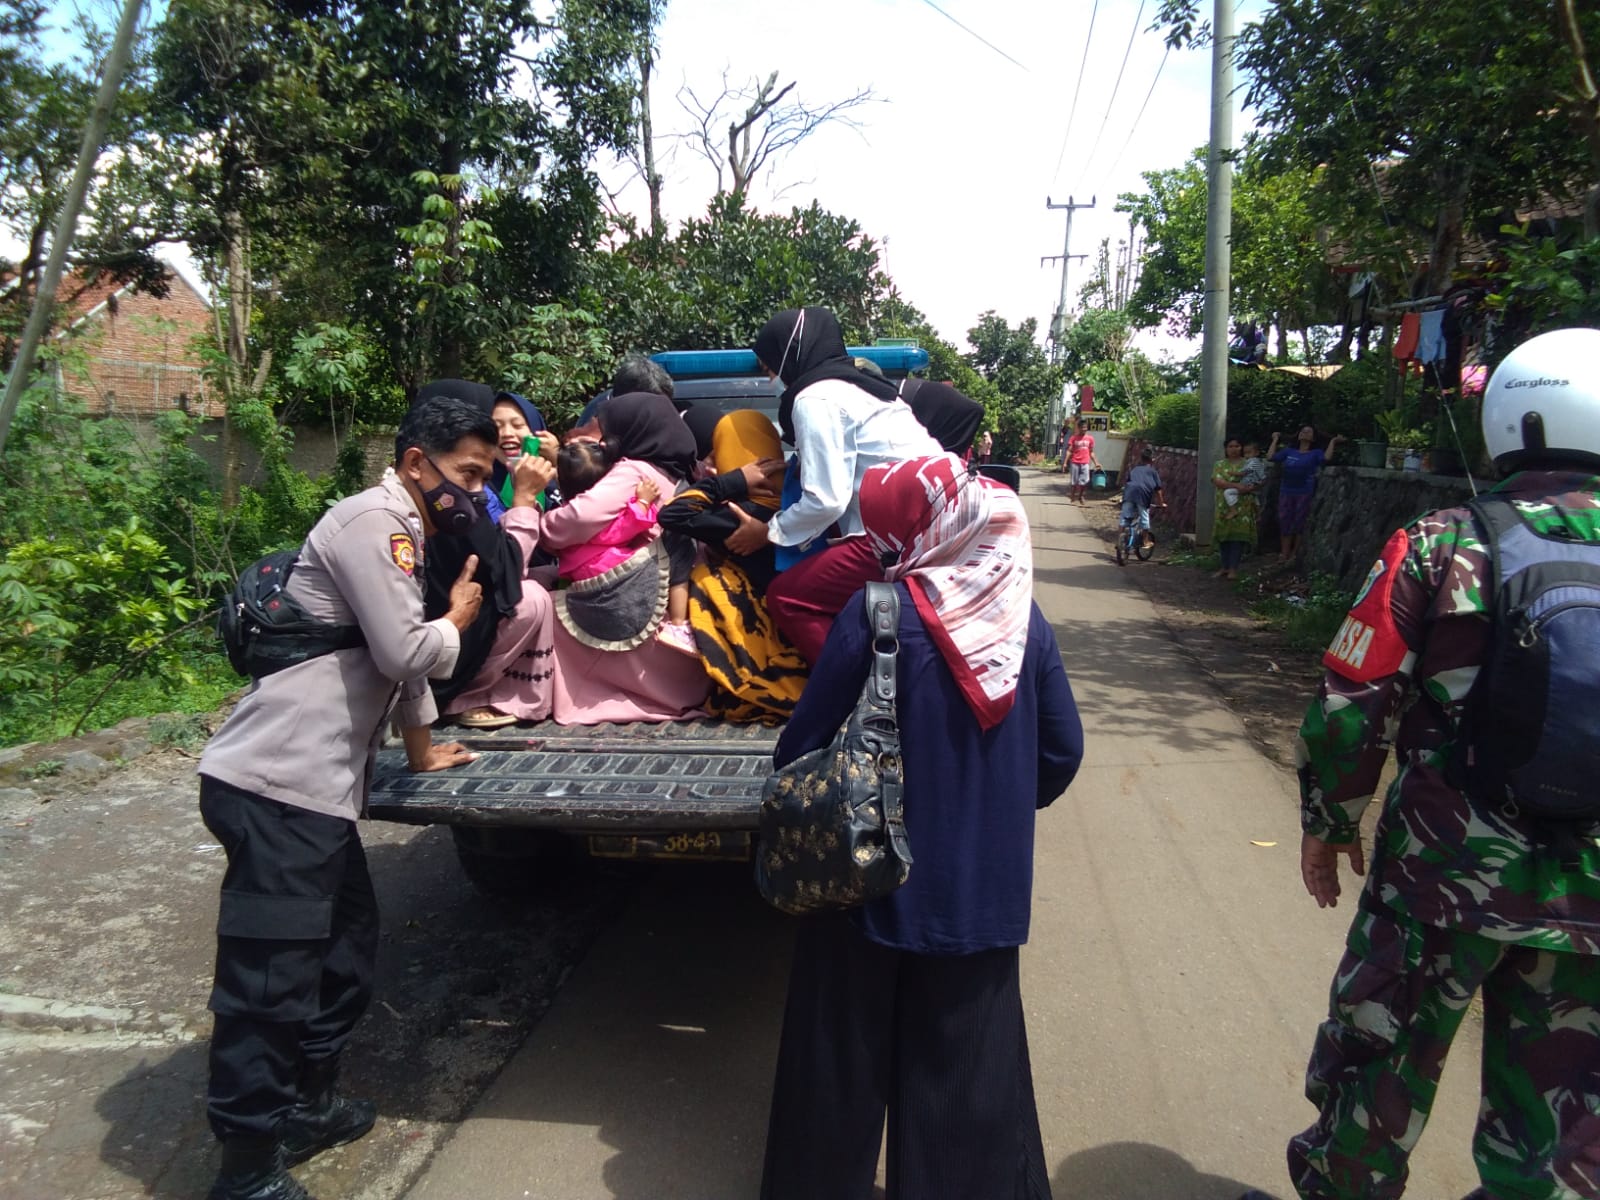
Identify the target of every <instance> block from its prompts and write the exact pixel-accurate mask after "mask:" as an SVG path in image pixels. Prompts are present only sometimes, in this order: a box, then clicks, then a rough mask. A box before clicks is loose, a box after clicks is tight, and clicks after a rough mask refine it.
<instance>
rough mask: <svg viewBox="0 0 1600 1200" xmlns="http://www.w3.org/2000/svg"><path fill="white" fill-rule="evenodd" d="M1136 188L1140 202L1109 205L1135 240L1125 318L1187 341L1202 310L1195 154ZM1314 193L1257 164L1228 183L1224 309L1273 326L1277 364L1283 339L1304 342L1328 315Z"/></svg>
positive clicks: (1299, 178)
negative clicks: (1139, 238)
mask: <svg viewBox="0 0 1600 1200" xmlns="http://www.w3.org/2000/svg"><path fill="white" fill-rule="evenodd" d="M1144 180H1145V186H1146V189H1147V190H1146V191H1145V192H1144V193H1133V192H1126V193H1124V194H1123V195H1122V196H1121V197H1120V198H1119V199H1118V202H1117V210H1118V211H1119V212H1126V213H1129V214H1130V215H1131V216H1132V218H1133V220H1134V221H1135V222H1137V224H1138V225H1139V226H1140V228H1142V229H1143V231H1144V235H1145V242H1144V258H1143V263H1142V268H1141V271H1140V274H1139V278H1138V283H1137V285H1136V286H1135V287H1134V289H1133V291H1132V294H1131V296H1130V299H1129V304H1128V309H1129V312H1130V314H1131V316H1132V318H1133V320H1134V323H1135V324H1136V325H1138V326H1139V327H1141V328H1142V327H1148V326H1151V325H1155V324H1158V323H1161V322H1165V323H1166V325H1167V328H1168V329H1169V330H1170V331H1171V332H1172V333H1174V334H1176V335H1178V336H1180V337H1194V336H1195V335H1197V334H1198V333H1199V332H1200V325H1201V316H1202V308H1203V305H1204V301H1205V290H1204V289H1205V230H1206V156H1205V151H1204V150H1196V151H1195V152H1194V154H1192V155H1191V156H1190V158H1189V161H1188V162H1186V163H1184V165H1183V166H1181V167H1178V168H1175V169H1172V170H1166V171H1147V172H1145V175H1144ZM1314 187H1315V176H1314V175H1313V173H1312V172H1310V171H1307V170H1304V169H1301V168H1294V167H1290V168H1285V169H1280V170H1273V169H1271V168H1269V167H1268V166H1267V165H1266V163H1265V162H1264V161H1262V160H1261V159H1260V158H1252V159H1249V160H1247V161H1246V162H1245V164H1244V166H1243V169H1241V170H1240V172H1239V174H1238V176H1237V177H1236V180H1235V185H1234V193H1233V198H1234V206H1233V234H1232V255H1233V269H1232V273H1231V281H1232V285H1233V286H1232V291H1233V296H1232V300H1231V301H1230V308H1231V309H1232V310H1233V311H1234V312H1238V313H1243V314H1248V315H1252V316H1255V317H1257V318H1259V319H1261V320H1263V321H1265V322H1266V323H1267V324H1268V325H1269V326H1270V325H1276V326H1278V329H1279V332H1280V337H1279V347H1280V356H1281V351H1282V346H1283V335H1284V334H1285V333H1286V332H1287V331H1288V330H1295V331H1298V332H1299V333H1300V334H1301V337H1302V342H1305V341H1307V340H1308V339H1307V334H1306V330H1307V328H1308V327H1309V326H1310V325H1312V324H1318V323H1321V322H1320V321H1319V320H1318V318H1319V317H1322V315H1323V314H1324V313H1327V312H1329V311H1337V310H1338V304H1339V301H1338V299H1337V298H1336V295H1335V293H1336V290H1337V289H1336V287H1335V283H1334V277H1333V272H1332V270H1331V268H1330V267H1329V265H1328V262H1327V251H1326V248H1325V244H1326V239H1325V237H1323V236H1322V229H1321V226H1320V224H1319V221H1318V219H1317V216H1316V214H1315V213H1314V212H1313V210H1312V208H1311V203H1310V199H1309V198H1310V196H1311V195H1312V193H1313V189H1314Z"/></svg>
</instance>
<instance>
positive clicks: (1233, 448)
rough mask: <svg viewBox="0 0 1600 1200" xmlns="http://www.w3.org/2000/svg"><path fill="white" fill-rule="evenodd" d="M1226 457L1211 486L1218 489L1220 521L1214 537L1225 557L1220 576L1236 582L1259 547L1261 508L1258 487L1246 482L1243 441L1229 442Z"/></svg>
mask: <svg viewBox="0 0 1600 1200" xmlns="http://www.w3.org/2000/svg"><path fill="white" fill-rule="evenodd" d="M1223 453H1224V454H1225V455H1226V457H1225V458H1221V459H1218V460H1217V465H1216V466H1214V467H1212V468H1211V482H1212V484H1213V485H1214V486H1215V487H1216V489H1217V519H1216V524H1215V526H1214V529H1213V534H1212V536H1213V537H1215V538H1216V540H1217V548H1218V549H1219V550H1220V551H1221V553H1222V569H1221V570H1220V571H1218V572H1217V574H1218V575H1220V576H1222V578H1224V579H1235V578H1237V577H1238V575H1239V563H1240V561H1241V560H1242V559H1243V558H1244V554H1245V551H1246V550H1249V549H1251V548H1252V547H1254V546H1255V544H1256V519H1257V517H1258V516H1259V515H1260V506H1259V504H1258V502H1257V500H1256V495H1255V492H1256V485H1254V484H1252V483H1248V482H1246V481H1245V479H1244V473H1245V471H1244V469H1245V462H1246V459H1245V457H1244V447H1243V445H1241V443H1240V441H1239V439H1238V438H1229V439H1228V442H1227V445H1226V446H1225V447H1224V448H1223Z"/></svg>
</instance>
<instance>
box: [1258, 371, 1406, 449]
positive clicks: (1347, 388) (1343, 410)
mask: <svg viewBox="0 0 1600 1200" xmlns="http://www.w3.org/2000/svg"><path fill="white" fill-rule="evenodd" d="M1391 369H1392V368H1391V367H1390V366H1389V364H1388V363H1387V362H1386V361H1385V359H1384V357H1383V356H1382V355H1378V354H1372V355H1369V356H1368V357H1366V358H1364V359H1362V360H1361V361H1360V362H1353V363H1349V364H1347V365H1346V366H1344V367H1341V368H1340V369H1339V371H1338V372H1337V373H1336V374H1334V375H1333V376H1331V377H1330V378H1328V379H1325V380H1320V381H1318V382H1317V385H1316V387H1315V388H1314V389H1312V400H1311V408H1310V410H1309V412H1308V413H1307V417H1308V418H1309V419H1310V421H1311V423H1312V424H1313V425H1315V426H1316V427H1317V430H1318V432H1320V433H1325V434H1333V433H1342V434H1344V436H1345V437H1347V438H1352V439H1355V440H1358V441H1359V440H1371V439H1373V438H1376V437H1377V432H1378V431H1377V427H1376V425H1374V423H1373V422H1374V420H1375V418H1376V417H1377V415H1378V414H1379V413H1381V412H1383V411H1384V410H1385V409H1386V408H1387V407H1388V404H1387V401H1386V400H1385V399H1384V392H1383V386H1384V378H1385V375H1386V374H1387V372H1388V371H1389V370H1391ZM1284 432H1285V433H1287V432H1288V430H1284Z"/></svg>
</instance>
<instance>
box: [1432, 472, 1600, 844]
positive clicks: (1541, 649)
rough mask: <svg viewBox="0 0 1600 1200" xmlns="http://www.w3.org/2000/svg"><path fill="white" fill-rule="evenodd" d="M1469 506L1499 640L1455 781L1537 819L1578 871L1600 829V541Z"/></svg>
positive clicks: (1485, 500) (1497, 508)
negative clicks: (1479, 534) (1582, 849)
mask: <svg viewBox="0 0 1600 1200" xmlns="http://www.w3.org/2000/svg"><path fill="white" fill-rule="evenodd" d="M1471 508H1472V511H1473V513H1474V515H1475V516H1476V517H1477V519H1478V523H1479V527H1480V528H1481V529H1482V530H1483V531H1484V533H1485V534H1486V535H1487V540H1488V550H1489V562H1490V564H1491V568H1490V569H1491V572H1492V579H1493V590H1492V591H1491V593H1490V608H1489V617H1490V621H1491V625H1492V631H1491V633H1490V638H1489V653H1488V658H1487V660H1486V661H1485V663H1484V665H1483V669H1482V671H1481V672H1480V673H1479V676H1478V680H1477V682H1476V684H1475V685H1474V686H1473V690H1472V694H1471V696H1470V697H1469V698H1468V702H1467V710H1466V717H1465V721H1464V724H1463V728H1462V736H1461V737H1460V739H1459V740H1458V752H1457V761H1456V762H1455V763H1454V764H1453V766H1454V767H1455V770H1454V772H1453V778H1454V779H1455V781H1456V782H1457V783H1458V785H1459V786H1461V787H1462V789H1463V790H1464V791H1466V792H1467V793H1468V794H1469V795H1471V796H1473V797H1474V798H1475V799H1479V800H1481V801H1483V802H1484V803H1486V804H1488V805H1490V806H1493V807H1498V808H1499V809H1500V810H1501V811H1502V812H1504V813H1505V814H1506V815H1508V816H1518V815H1522V816H1526V817H1528V818H1530V819H1531V822H1532V824H1533V826H1534V828H1535V829H1536V831H1538V832H1539V833H1540V834H1541V835H1542V837H1543V838H1544V840H1547V841H1548V842H1549V843H1550V844H1551V846H1552V848H1554V849H1555V850H1556V851H1557V852H1558V853H1559V854H1560V855H1561V858H1562V861H1563V862H1570V861H1572V860H1573V859H1574V858H1575V857H1576V854H1577V850H1578V848H1579V842H1578V839H1579V837H1581V836H1584V835H1591V836H1592V834H1593V832H1594V830H1595V828H1596V827H1600V544H1592V543H1585V542H1579V541H1575V540H1573V539H1572V538H1571V537H1568V536H1562V535H1561V534H1560V533H1541V532H1539V531H1538V530H1536V529H1535V528H1534V527H1533V526H1532V525H1530V524H1529V523H1528V522H1527V521H1526V520H1525V519H1524V518H1523V516H1522V514H1521V513H1520V512H1519V511H1518V510H1517V508H1516V506H1515V505H1514V504H1512V503H1511V501H1510V500H1508V499H1506V498H1504V497H1500V496H1480V497H1479V498H1478V499H1476V500H1474V501H1473V502H1472V504H1471Z"/></svg>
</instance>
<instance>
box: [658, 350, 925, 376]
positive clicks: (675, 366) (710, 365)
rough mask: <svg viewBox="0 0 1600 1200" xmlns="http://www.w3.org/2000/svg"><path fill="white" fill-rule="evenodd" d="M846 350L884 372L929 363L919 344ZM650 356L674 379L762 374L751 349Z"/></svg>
mask: <svg viewBox="0 0 1600 1200" xmlns="http://www.w3.org/2000/svg"><path fill="white" fill-rule="evenodd" d="M849 353H850V355H851V356H852V357H855V358H867V359H871V360H872V361H873V362H875V363H877V364H878V366H880V367H882V368H883V372H884V374H885V375H909V374H910V373H911V372H912V371H920V370H922V369H923V368H924V367H926V366H927V365H928V352H927V351H926V350H924V349H922V348H921V347H919V346H851V347H849ZM650 357H651V358H652V359H654V360H655V361H656V362H658V363H660V364H661V365H662V366H663V367H665V368H666V369H667V374H668V375H671V376H672V377H673V378H674V379H715V378H721V377H725V376H735V375H759V374H761V368H760V366H759V365H758V364H757V362H756V352H755V351H754V350H665V351H662V352H661V353H660V354H652V355H651V356H650Z"/></svg>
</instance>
